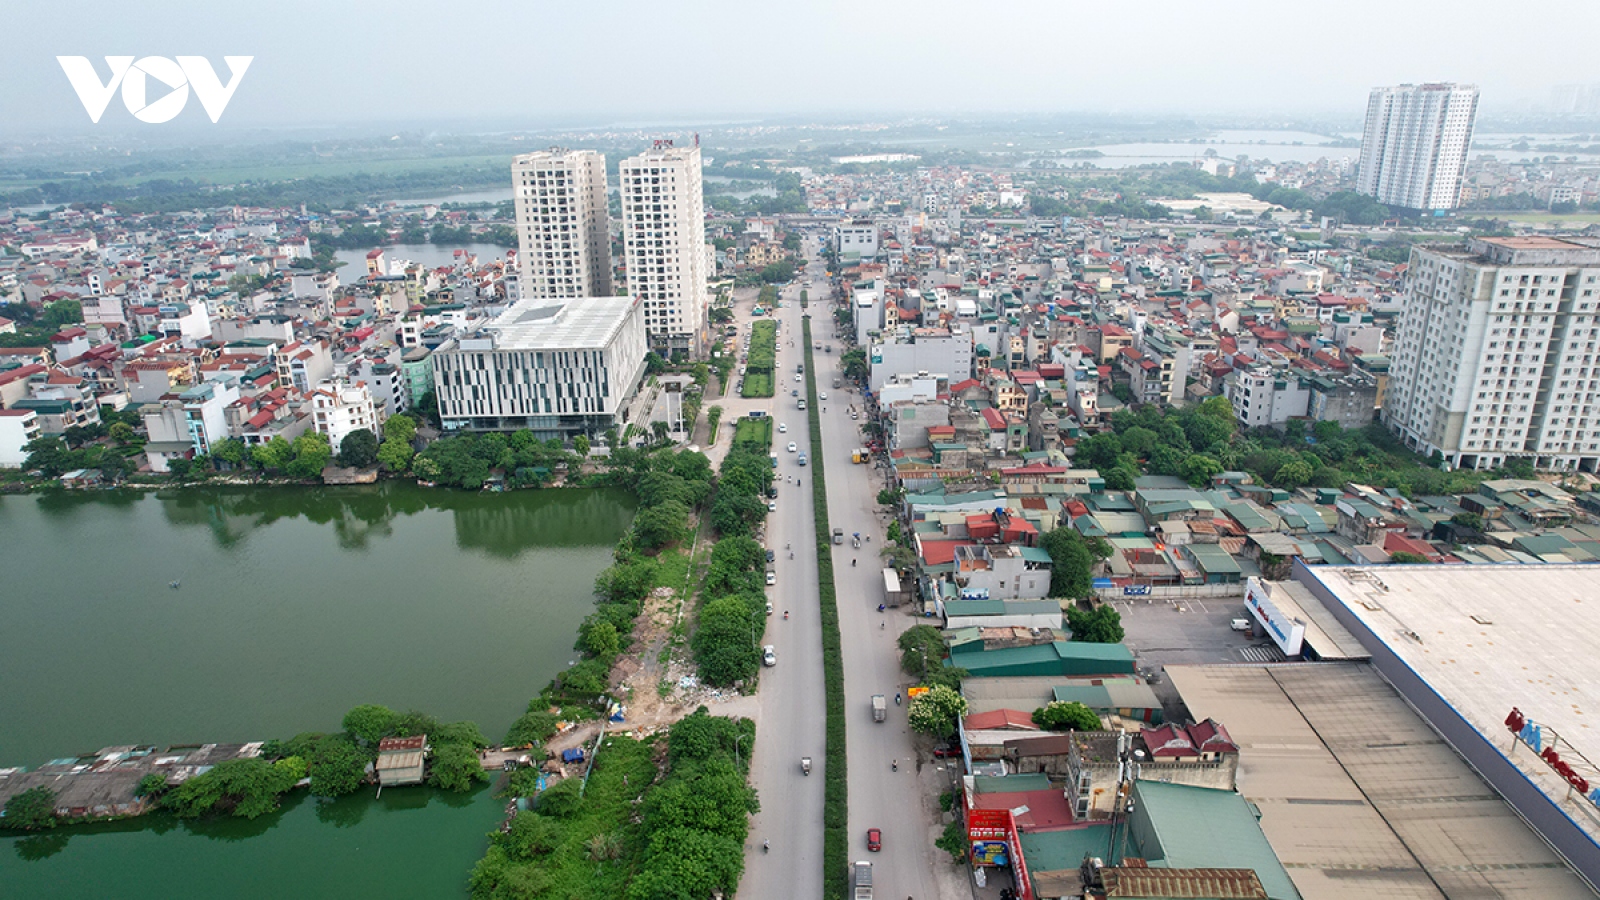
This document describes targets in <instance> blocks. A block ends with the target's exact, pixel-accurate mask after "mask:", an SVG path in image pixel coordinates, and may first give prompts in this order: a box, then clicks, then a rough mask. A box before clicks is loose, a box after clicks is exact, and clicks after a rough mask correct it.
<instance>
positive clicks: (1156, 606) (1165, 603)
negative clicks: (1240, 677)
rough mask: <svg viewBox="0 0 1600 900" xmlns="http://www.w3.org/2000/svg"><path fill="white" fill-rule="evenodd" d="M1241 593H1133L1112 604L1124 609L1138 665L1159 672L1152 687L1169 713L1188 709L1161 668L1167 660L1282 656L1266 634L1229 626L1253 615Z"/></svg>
mask: <svg viewBox="0 0 1600 900" xmlns="http://www.w3.org/2000/svg"><path fill="white" fill-rule="evenodd" d="M1242 593H1243V591H1242V588H1241V596H1239V597H1231V598H1221V597H1209V598H1203V599H1201V598H1185V599H1182V600H1163V599H1156V600H1150V601H1146V600H1144V599H1142V598H1137V597H1134V598H1128V599H1125V600H1124V599H1119V600H1117V601H1115V602H1113V603H1112V604H1111V605H1112V606H1114V607H1116V610H1117V612H1118V613H1121V615H1122V629H1123V631H1124V633H1125V636H1124V638H1123V643H1124V644H1126V645H1127V647H1128V649H1129V650H1132V651H1133V654H1134V656H1136V657H1138V661H1139V668H1140V669H1141V670H1142V671H1143V672H1144V673H1145V674H1146V675H1152V676H1154V679H1155V680H1154V681H1153V682H1152V684H1151V687H1153V688H1154V689H1155V692H1156V696H1157V697H1160V698H1161V704H1162V707H1163V711H1164V712H1165V713H1166V715H1167V717H1168V718H1169V719H1174V718H1177V719H1181V718H1184V717H1186V716H1187V712H1186V711H1185V710H1184V709H1183V708H1182V701H1181V700H1180V699H1179V697H1178V695H1177V693H1176V692H1175V691H1174V690H1173V689H1172V686H1171V685H1170V684H1168V683H1167V680H1166V678H1165V677H1164V676H1163V675H1162V674H1161V673H1162V670H1163V669H1164V668H1165V667H1166V666H1169V665H1180V664H1192V665H1217V664H1223V663H1265V662H1277V661H1280V660H1282V659H1283V654H1282V653H1280V652H1279V651H1278V648H1277V647H1276V646H1274V645H1273V644H1272V642H1271V641H1270V640H1268V639H1267V638H1265V637H1261V636H1257V635H1253V634H1250V633H1247V632H1241V631H1233V630H1232V629H1230V628H1229V627H1228V625H1229V623H1230V622H1232V621H1233V620H1234V619H1239V618H1248V616H1247V615H1246V613H1245V610H1244V598H1243V596H1242ZM1252 622H1253V620H1252Z"/></svg>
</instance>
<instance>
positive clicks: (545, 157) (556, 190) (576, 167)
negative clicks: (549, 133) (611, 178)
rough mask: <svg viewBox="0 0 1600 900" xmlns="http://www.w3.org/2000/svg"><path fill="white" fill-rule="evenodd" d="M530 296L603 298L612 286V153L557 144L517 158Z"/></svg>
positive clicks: (521, 256)
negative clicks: (609, 205)
mask: <svg viewBox="0 0 1600 900" xmlns="http://www.w3.org/2000/svg"><path fill="white" fill-rule="evenodd" d="M511 188H512V196H513V197H514V198H515V201H516V213H517V267H518V269H519V272H518V287H519V289H520V291H521V295H522V296H524V297H562V298H565V297H603V296H607V295H609V294H611V293H613V290H612V286H611V237H610V233H609V223H610V217H609V215H608V213H607V209H606V158H605V156H603V155H602V154H600V153H597V152H595V151H593V150H563V149H560V148H552V149H550V150H541V151H539V152H537V153H525V154H523V155H521V156H518V157H516V158H514V159H513V160H512V161H511Z"/></svg>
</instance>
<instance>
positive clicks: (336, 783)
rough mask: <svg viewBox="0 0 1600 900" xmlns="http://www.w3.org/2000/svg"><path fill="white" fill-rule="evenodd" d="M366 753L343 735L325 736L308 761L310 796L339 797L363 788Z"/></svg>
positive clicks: (365, 774)
mask: <svg viewBox="0 0 1600 900" xmlns="http://www.w3.org/2000/svg"><path fill="white" fill-rule="evenodd" d="M368 762H369V757H368V755H367V754H365V753H363V752H361V749H360V748H359V747H357V746H356V745H355V743H353V742H352V741H351V740H350V739H349V738H346V737H345V736H343V735H325V736H323V737H322V740H320V741H319V742H318V743H317V744H316V747H315V749H314V750H313V752H312V754H311V756H310V757H309V758H308V759H307V760H306V771H307V773H308V774H310V776H311V793H312V795H313V796H317V797H339V796H343V795H345V794H353V793H355V792H356V791H358V790H360V789H361V783H362V782H363V781H365V780H366V777H367V772H366V767H367V763H368Z"/></svg>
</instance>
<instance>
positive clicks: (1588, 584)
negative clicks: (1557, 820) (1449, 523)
mask: <svg viewBox="0 0 1600 900" xmlns="http://www.w3.org/2000/svg"><path fill="white" fill-rule="evenodd" d="M1308 571H1309V572H1310V573H1311V574H1312V575H1313V576H1314V577H1315V578H1317V579H1318V580H1319V581H1320V582H1321V583H1322V585H1323V586H1325V587H1326V588H1327V589H1328V590H1329V591H1330V592H1331V593H1332V594H1333V595H1334V597H1335V598H1337V601H1338V602H1340V603H1342V604H1343V605H1344V607H1345V608H1346V609H1347V610H1349V612H1350V613H1351V614H1353V615H1354V616H1355V618H1356V619H1357V620H1359V621H1360V622H1361V623H1362V624H1363V625H1365V626H1366V627H1367V628H1368V629H1369V630H1370V631H1371V632H1372V634H1373V635H1375V636H1377V637H1378V638H1379V639H1381V640H1383V641H1384V643H1385V644H1386V645H1387V647H1388V649H1389V650H1390V651H1391V652H1392V653H1394V654H1395V655H1396V656H1398V657H1399V658H1400V659H1401V660H1402V661H1403V662H1404V663H1405V664H1406V665H1407V666H1409V667H1410V668H1411V670H1412V671H1413V672H1415V673H1416V674H1417V675H1418V676H1419V677H1420V678H1421V679H1422V680H1423V681H1424V682H1426V683H1427V685H1428V687H1429V688H1430V689H1431V690H1433V691H1434V692H1435V693H1437V694H1438V695H1439V696H1440V697H1441V698H1443V699H1444V701H1445V702H1446V703H1448V704H1450V706H1451V707H1453V708H1454V709H1455V711H1456V712H1457V714H1459V715H1460V716H1461V717H1462V718H1463V719H1465V720H1466V721H1467V722H1468V723H1470V724H1471V725H1472V726H1473V727H1474V728H1475V729H1477V731H1478V733H1479V734H1481V735H1484V736H1485V737H1486V738H1488V739H1489V740H1490V741H1491V742H1492V743H1501V742H1503V743H1505V744H1509V742H1510V735H1509V734H1508V733H1507V731H1506V726H1505V724H1504V723H1505V720H1506V716H1507V714H1508V713H1510V711H1511V710H1512V708H1513V707H1515V708H1517V709H1520V710H1521V711H1522V712H1523V713H1524V714H1525V715H1526V716H1527V718H1528V719H1530V720H1532V721H1534V722H1537V723H1539V724H1541V725H1542V726H1544V727H1545V728H1547V729H1554V730H1555V731H1556V732H1557V733H1558V734H1559V735H1560V736H1561V738H1562V739H1563V741H1564V742H1565V743H1567V744H1570V745H1571V746H1572V747H1573V748H1575V749H1576V750H1577V752H1578V753H1580V754H1582V755H1583V756H1585V757H1587V758H1588V759H1589V760H1591V761H1592V760H1600V735H1596V733H1595V730H1594V728H1593V726H1591V724H1590V722H1591V717H1593V716H1596V715H1600V656H1597V655H1596V654H1595V652H1594V648H1595V647H1596V646H1600V596H1597V595H1596V593H1595V584H1596V579H1597V578H1600V568H1596V567H1594V566H1592V565H1556V564H1550V565H1539V566H1504V567H1502V566H1436V565H1415V566H1411V565H1402V566H1386V567H1384V568H1382V569H1381V570H1377V571H1374V570H1371V569H1364V568H1356V567H1342V566H1319V567H1316V568H1314V569H1309V570H1308ZM1510 758H1511V759H1512V760H1513V762H1515V763H1516V764H1517V765H1518V767H1519V768H1520V769H1521V770H1522V771H1523V773H1524V774H1525V775H1527V776H1528V777H1529V778H1530V779H1531V780H1532V781H1533V782H1534V783H1535V784H1537V785H1538V786H1539V787H1540V788H1541V789H1542V790H1544V792H1545V793H1546V795H1547V796H1549V797H1550V798H1551V799H1552V800H1554V801H1556V802H1557V803H1558V804H1560V805H1563V806H1565V804H1564V803H1563V802H1562V801H1563V798H1570V796H1571V791H1570V790H1569V787H1568V785H1567V783H1566V782H1565V781H1563V780H1561V778H1560V777H1559V776H1557V775H1556V773H1555V772H1554V771H1553V770H1551V769H1550V768H1549V767H1547V766H1546V765H1544V763H1543V762H1541V761H1539V760H1537V759H1536V758H1535V757H1534V756H1533V754H1532V753H1512V754H1510ZM1575 802H1577V803H1582V804H1588V801H1587V800H1585V799H1583V798H1578V800H1577V801H1575ZM1591 810H1592V807H1591V808H1590V809H1583V810H1580V811H1579V812H1577V813H1576V814H1575V815H1573V816H1572V817H1573V819H1574V821H1576V822H1578V824H1579V825H1580V826H1582V827H1583V828H1584V830H1585V831H1586V832H1587V833H1588V834H1589V835H1590V837H1591V838H1600V821H1597V819H1596V818H1593V817H1591V815H1590V812H1591Z"/></svg>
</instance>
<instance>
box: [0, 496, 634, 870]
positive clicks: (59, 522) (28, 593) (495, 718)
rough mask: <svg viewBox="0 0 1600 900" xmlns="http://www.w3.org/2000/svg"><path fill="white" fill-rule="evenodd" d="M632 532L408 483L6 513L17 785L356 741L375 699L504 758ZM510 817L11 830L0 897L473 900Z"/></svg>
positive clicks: (9, 712)
mask: <svg viewBox="0 0 1600 900" xmlns="http://www.w3.org/2000/svg"><path fill="white" fill-rule="evenodd" d="M632 514H633V508H632V503H631V500H630V499H629V497H628V496H627V495H626V494H623V493H619V492H612V491H591V490H552V491H521V492H514V493H506V494H482V493H475V494H468V493H458V492H447V491H441V490H430V489H427V488H421V487H417V486H415V485H409V484H400V483H384V484H380V485H376V486H370V487H347V488H267V489H249V488H189V489H183V490H173V491H164V492H159V493H154V494H143V493H135V492H115V493H101V494H49V495H37V496H13V497H0V535H4V539H3V542H0V571H4V572H5V585H6V588H5V592H4V594H5V597H6V602H5V609H6V612H7V621H6V624H5V627H4V628H3V629H0V684H3V685H4V690H3V691H0V766H3V765H27V766H32V765H38V764H40V763H43V762H45V761H47V760H49V759H51V758H54V757H60V756H67V755H71V754H76V753H82V752H92V751H94V750H97V749H99V748H101V747H104V746H108V745H113V744H125V743H149V744H158V745H159V744H175V743H186V742H206V741H245V740H259V739H265V738H271V737H289V736H291V735H293V734H295V733H297V732H300V731H318V730H333V729H336V728H338V726H339V720H340V718H341V717H342V715H343V714H344V712H345V711H346V710H348V709H349V708H350V707H352V706H355V705H357V704H360V703H383V704H386V705H389V706H392V707H395V708H397V709H418V710H423V711H425V712H428V713H430V714H432V715H435V716H437V717H439V718H440V719H443V720H446V721H450V720H458V719H470V720H472V721H475V722H477V723H478V724H479V725H480V726H481V727H482V728H483V731H484V733H485V734H486V735H488V736H489V738H490V739H491V740H497V739H499V738H500V737H501V736H502V735H503V734H504V733H505V729H506V727H507V725H509V724H510V722H511V720H512V719H513V718H515V717H516V716H517V715H518V714H520V713H521V712H522V710H523V708H524V706H525V704H526V703H527V701H528V699H529V698H530V697H531V696H533V695H534V694H535V693H537V692H538V690H539V689H540V688H541V687H543V686H544V684H545V683H546V682H548V681H549V680H550V678H551V677H552V676H553V675H554V674H555V673H556V672H558V671H559V670H560V669H562V668H564V667H565V666H566V665H567V663H568V662H569V661H571V660H573V659H575V658H576V654H575V653H573V651H572V649H571V648H572V644H573V641H574V640H575V639H576V631H577V626H578V624H579V622H581V621H582V619H583V617H584V616H585V615H586V614H587V613H588V612H589V611H590V610H591V608H592V599H593V597H592V593H591V589H592V585H593V582H594V576H595V575H596V574H597V573H598V572H599V571H600V570H601V569H602V568H604V567H605V566H606V565H607V564H609V562H610V560H611V551H612V547H613V546H614V545H615V543H616V541H617V540H618V539H619V538H620V536H621V535H622V533H623V532H624V530H625V529H626V528H627V526H628V523H629V521H630V520H631V517H632ZM173 581H177V582H178V587H177V588H176V589H174V588H172V587H170V583H171V582H173ZM500 806H501V804H500V802H499V801H497V800H495V799H494V798H493V797H492V796H491V794H490V792H489V791H488V790H481V791H478V792H477V793H476V794H473V795H470V796H463V795H448V794H441V793H438V792H434V791H431V790H428V789H423V788H406V789H400V790H394V791H390V792H386V793H385V796H384V797H383V799H382V800H381V801H373V800H371V799H370V798H369V796H368V795H366V794H363V795H361V796H357V797H350V798H345V799H342V800H340V801H338V802H336V803H332V804H329V803H318V802H316V801H314V800H309V799H302V798H297V799H293V800H291V801H290V802H289V803H287V804H286V805H285V809H283V810H282V811H280V812H278V813H276V814H274V815H271V816H267V817H263V818H262V819H259V820H256V821H254V822H248V821H244V820H226V821H221V822H212V823H202V824H198V825H196V824H180V823H174V822H172V821H171V820H168V819H166V818H165V817H162V816H152V817H147V818H145V819H140V820H135V821H133V822H126V823H115V824H110V825H93V826H85V827H69V828H63V829H58V830H57V831H56V832H54V833H52V834H51V835H49V836H46V837H43V838H39V837H34V838H18V837H15V836H8V837H5V838H0V843H3V844H5V845H8V846H7V847H0V884H4V885H6V886H7V887H6V890H5V891H4V892H3V893H5V894H6V895H8V896H18V897H30V898H33V897H38V898H55V897H60V898H67V897H84V896H115V897H126V898H137V900H143V898H152V900H154V898H158V897H159V898H172V897H196V898H199V897H217V896H229V897H262V898H268V897H281V896H294V897H336V896H351V895H357V896H373V895H378V894H382V895H387V896H396V897H449V896H461V895H463V894H464V885H465V878H466V874H467V872H468V870H469V868H470V866H471V864H472V862H473V861H474V860H475V859H477V857H478V856H480V855H481V854H482V851H483V846H484V839H483V835H484V832H485V831H487V830H489V829H490V828H491V827H492V826H493V825H495V824H496V823H497V822H498V821H499V818H500ZM245 838H248V839H245ZM8 849H9V850H10V851H12V852H6V851H7V850H8ZM13 891H15V892H13Z"/></svg>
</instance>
